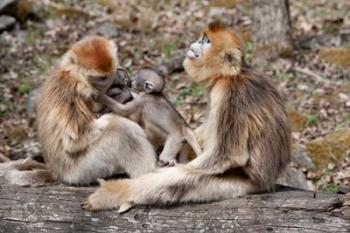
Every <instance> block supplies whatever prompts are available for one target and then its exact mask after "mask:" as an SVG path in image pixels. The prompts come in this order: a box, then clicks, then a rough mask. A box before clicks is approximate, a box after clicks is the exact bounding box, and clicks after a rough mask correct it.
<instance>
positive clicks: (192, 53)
mask: <svg viewBox="0 0 350 233" xmlns="http://www.w3.org/2000/svg"><path fill="white" fill-rule="evenodd" d="M186 55H187V57H188V58H198V57H199V54H198V53H197V52H196V51H195V50H194V49H192V48H191V49H190V50H188V52H187V54H186Z"/></svg>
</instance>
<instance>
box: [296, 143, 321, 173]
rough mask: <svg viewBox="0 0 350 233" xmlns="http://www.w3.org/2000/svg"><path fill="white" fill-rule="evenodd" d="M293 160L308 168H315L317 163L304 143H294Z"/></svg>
mask: <svg viewBox="0 0 350 233" xmlns="http://www.w3.org/2000/svg"><path fill="white" fill-rule="evenodd" d="M292 160H293V162H294V163H296V164H297V165H298V166H300V167H305V168H307V169H310V170H313V169H315V167H316V166H315V164H314V162H313V161H312V159H311V158H310V156H309V155H308V153H307V151H306V147H305V146H303V145H294V146H293V149H292Z"/></svg>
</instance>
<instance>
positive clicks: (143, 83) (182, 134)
mask: <svg viewBox="0 0 350 233" xmlns="http://www.w3.org/2000/svg"><path fill="white" fill-rule="evenodd" d="M132 85H133V88H134V89H135V90H136V91H138V92H139V93H138V94H137V95H136V96H135V98H134V100H133V101H131V102H128V103H127V104H125V105H123V104H120V103H118V102H116V101H114V100H113V99H112V98H110V97H109V96H107V95H103V94H102V95H101V96H100V97H99V101H100V102H101V103H103V104H104V105H106V106H107V107H108V108H110V109H111V110H112V111H113V112H115V113H117V114H119V115H122V116H130V115H131V114H138V115H139V119H140V120H139V121H140V124H141V125H142V126H143V127H144V129H145V131H146V134H147V136H148V138H149V139H150V141H151V142H153V145H156V146H157V144H158V143H160V145H164V148H163V150H162V152H161V153H160V155H159V163H158V165H160V166H165V165H169V166H174V165H175V164H176V162H177V160H176V157H177V154H178V153H179V152H180V151H181V149H183V148H184V145H185V144H186V143H188V144H189V145H190V146H191V147H192V149H193V150H194V152H195V153H196V155H197V156H198V155H200V154H201V153H202V151H201V148H200V145H199V144H198V142H197V140H196V136H195V134H194V132H193V131H192V129H191V128H190V127H189V126H188V125H187V123H186V121H185V120H184V119H183V117H182V116H181V115H180V113H179V112H178V111H177V110H176V109H175V108H174V106H173V105H172V104H171V103H170V102H169V100H168V99H167V98H166V97H165V96H164V94H163V93H162V90H163V88H164V86H165V81H164V79H163V78H162V77H161V76H160V75H159V74H158V73H157V72H156V71H155V70H152V69H149V68H143V69H140V70H139V71H138V72H137V74H136V76H135V77H134V79H133V81H132Z"/></svg>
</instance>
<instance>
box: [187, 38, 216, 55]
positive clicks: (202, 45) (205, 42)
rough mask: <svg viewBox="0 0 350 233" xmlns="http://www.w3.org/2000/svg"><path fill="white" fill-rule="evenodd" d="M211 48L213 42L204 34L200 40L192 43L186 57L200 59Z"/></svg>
mask: <svg viewBox="0 0 350 233" xmlns="http://www.w3.org/2000/svg"><path fill="white" fill-rule="evenodd" d="M210 47H211V41H210V39H209V37H208V36H207V35H206V34H203V35H202V36H201V38H199V40H197V41H196V42H194V43H192V44H191V46H190V49H189V50H188V52H187V54H186V56H187V57H188V58H190V59H198V58H201V57H202V56H203V54H205V53H206V52H207V51H208V50H209V48H210Z"/></svg>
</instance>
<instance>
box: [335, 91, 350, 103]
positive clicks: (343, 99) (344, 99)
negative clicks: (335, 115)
mask: <svg viewBox="0 0 350 233" xmlns="http://www.w3.org/2000/svg"><path fill="white" fill-rule="evenodd" d="M337 97H338V99H339V101H340V102H341V103H346V102H347V101H349V100H350V96H349V95H347V94H345V93H339V94H338V95H337Z"/></svg>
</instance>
